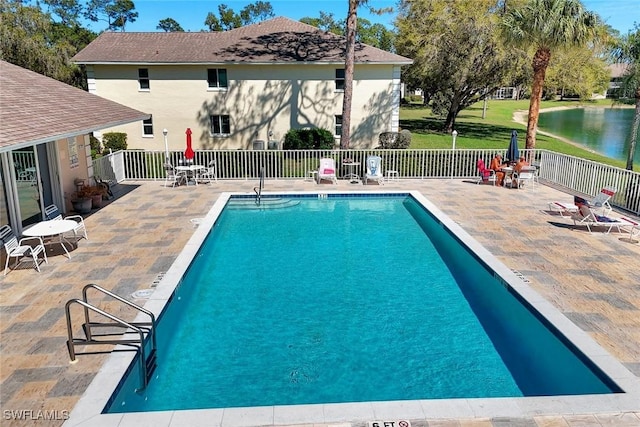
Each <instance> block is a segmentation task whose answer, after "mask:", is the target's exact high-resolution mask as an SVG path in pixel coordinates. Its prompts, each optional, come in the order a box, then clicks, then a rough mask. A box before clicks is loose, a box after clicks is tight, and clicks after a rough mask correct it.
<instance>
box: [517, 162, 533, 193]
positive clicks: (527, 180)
mask: <svg viewBox="0 0 640 427" xmlns="http://www.w3.org/2000/svg"><path fill="white" fill-rule="evenodd" d="M513 180H514V181H515V182H516V188H523V186H524V185H525V184H531V189H532V190H533V189H534V186H535V182H536V181H535V180H536V168H535V167H533V166H525V167H523V168H522V169H521V170H520V172H514V177H513Z"/></svg>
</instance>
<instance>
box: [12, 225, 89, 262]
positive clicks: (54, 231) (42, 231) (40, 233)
mask: <svg viewBox="0 0 640 427" xmlns="http://www.w3.org/2000/svg"><path fill="white" fill-rule="evenodd" d="M77 225H78V223H77V222H76V221H74V220H72V219H52V220H50V221H42V222H39V223H37V224H34V225H32V226H31V227H29V228H27V229H25V230H24V231H23V232H22V234H24V235H25V236H27V237H52V236H59V238H60V239H59V242H60V246H62V249H64V252H65V253H66V254H67V258H71V255H69V251H68V250H67V248H66V246H65V245H64V242H67V243H69V244H70V245H71V242H69V241H68V240H67V239H65V238H64V233H68V232H69V231H73V230H74V229H75V228H76V227H77ZM72 247H73V245H72Z"/></svg>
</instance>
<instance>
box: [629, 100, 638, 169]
mask: <svg viewBox="0 0 640 427" xmlns="http://www.w3.org/2000/svg"><path fill="white" fill-rule="evenodd" d="M635 98H636V110H635V114H634V115H633V124H632V125H631V136H630V139H631V141H630V144H629V156H628V157H627V170H630V171H632V170H633V155H634V154H635V152H636V144H637V143H638V127H640V87H638V88H637V89H636V96H635Z"/></svg>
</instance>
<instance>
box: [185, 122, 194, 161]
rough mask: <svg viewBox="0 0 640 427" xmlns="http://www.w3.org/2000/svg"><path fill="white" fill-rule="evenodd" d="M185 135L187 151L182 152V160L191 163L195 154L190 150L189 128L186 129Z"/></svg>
mask: <svg viewBox="0 0 640 427" xmlns="http://www.w3.org/2000/svg"><path fill="white" fill-rule="evenodd" d="M186 134H187V149H186V150H184V158H185V159H187V161H193V158H194V157H195V155H196V153H194V151H193V148H191V128H187V131H186Z"/></svg>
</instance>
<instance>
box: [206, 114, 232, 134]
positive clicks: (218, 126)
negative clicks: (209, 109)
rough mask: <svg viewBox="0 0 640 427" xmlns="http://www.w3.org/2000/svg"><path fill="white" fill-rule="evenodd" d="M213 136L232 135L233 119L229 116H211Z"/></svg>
mask: <svg viewBox="0 0 640 427" xmlns="http://www.w3.org/2000/svg"><path fill="white" fill-rule="evenodd" d="M209 118H210V121H211V129H210V132H211V135H214V136H215V135H218V136H219V135H229V134H230V133H231V119H230V118H229V116H228V115H226V114H225V115H211V116H209Z"/></svg>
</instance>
